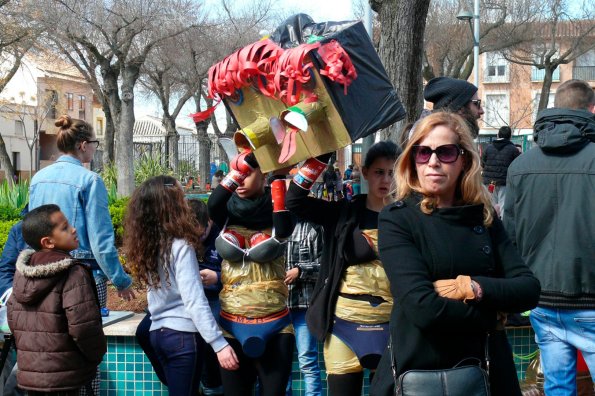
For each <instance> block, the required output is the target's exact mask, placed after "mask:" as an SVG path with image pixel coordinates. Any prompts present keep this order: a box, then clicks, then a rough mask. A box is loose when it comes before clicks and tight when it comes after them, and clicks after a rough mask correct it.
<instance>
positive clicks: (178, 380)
mask: <svg viewBox="0 0 595 396" xmlns="http://www.w3.org/2000/svg"><path fill="white" fill-rule="evenodd" d="M150 337H151V345H152V346H153V349H155V353H156V354H157V358H158V359H159V361H160V362H161V365H162V366H163V371H164V373H165V378H166V379H167V383H168V388H169V394H170V395H176V396H177V395H180V396H194V395H196V394H198V388H199V386H200V373H201V369H202V360H203V353H202V352H203V348H204V343H205V342H204V341H203V339H202V337H201V336H200V334H199V333H188V332H184V331H177V330H171V329H168V328H161V329H158V330H153V331H151V336H150Z"/></svg>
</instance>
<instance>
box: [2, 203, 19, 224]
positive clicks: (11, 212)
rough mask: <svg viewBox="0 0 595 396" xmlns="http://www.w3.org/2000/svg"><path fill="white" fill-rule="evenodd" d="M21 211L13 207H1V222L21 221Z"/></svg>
mask: <svg viewBox="0 0 595 396" xmlns="http://www.w3.org/2000/svg"><path fill="white" fill-rule="evenodd" d="M21 210H22V209H20V208H16V207H14V206H11V205H0V221H11V220H20V219H21Z"/></svg>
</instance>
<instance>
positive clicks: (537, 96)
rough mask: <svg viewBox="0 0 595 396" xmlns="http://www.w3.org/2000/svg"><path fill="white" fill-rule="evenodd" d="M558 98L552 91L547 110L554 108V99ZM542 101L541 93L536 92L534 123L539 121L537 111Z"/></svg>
mask: <svg viewBox="0 0 595 396" xmlns="http://www.w3.org/2000/svg"><path fill="white" fill-rule="evenodd" d="M555 97H556V93H555V92H551V91H550V96H549V99H548V100H547V108H548V109H550V108H552V107H554V98H555ZM540 99H541V92H536V93H535V95H534V96H533V122H535V120H536V119H537V113H538V111H537V109H538V108H539V100H540Z"/></svg>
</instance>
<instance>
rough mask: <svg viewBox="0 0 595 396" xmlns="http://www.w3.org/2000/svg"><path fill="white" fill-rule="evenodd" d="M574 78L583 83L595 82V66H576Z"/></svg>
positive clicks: (573, 73) (573, 72)
mask: <svg viewBox="0 0 595 396" xmlns="http://www.w3.org/2000/svg"><path fill="white" fill-rule="evenodd" d="M572 78H576V79H578V80H583V81H595V66H574V67H573V68H572Z"/></svg>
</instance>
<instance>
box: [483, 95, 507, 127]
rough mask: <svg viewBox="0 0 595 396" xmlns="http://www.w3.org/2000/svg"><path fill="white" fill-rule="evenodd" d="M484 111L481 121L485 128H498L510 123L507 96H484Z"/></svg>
mask: <svg viewBox="0 0 595 396" xmlns="http://www.w3.org/2000/svg"><path fill="white" fill-rule="evenodd" d="M484 110H485V116H484V118H483V121H484V123H485V125H486V127H487V128H499V127H501V126H504V125H508V124H509V123H510V104H509V100H508V95H507V94H504V93H489V94H486V97H485V105H484Z"/></svg>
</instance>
